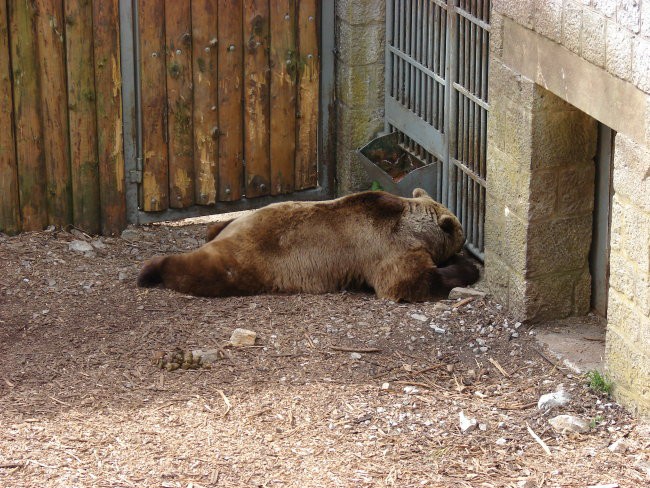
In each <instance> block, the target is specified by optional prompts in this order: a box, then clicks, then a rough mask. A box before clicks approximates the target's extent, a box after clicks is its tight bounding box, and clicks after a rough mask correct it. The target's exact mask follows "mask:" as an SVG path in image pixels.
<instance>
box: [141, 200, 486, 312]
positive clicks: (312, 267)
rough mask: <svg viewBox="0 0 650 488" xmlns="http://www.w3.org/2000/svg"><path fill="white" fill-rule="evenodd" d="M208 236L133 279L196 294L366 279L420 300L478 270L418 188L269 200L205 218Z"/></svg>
mask: <svg viewBox="0 0 650 488" xmlns="http://www.w3.org/2000/svg"><path fill="white" fill-rule="evenodd" d="M207 240H208V243H207V244H205V245H203V246H202V247H201V248H199V249H197V250H196V251H193V252H190V253H186V254H177V255H172V256H166V257H158V258H154V259H152V260H150V261H148V262H147V263H146V264H145V266H144V268H143V269H142V271H141V272H140V276H139V277H138V285H139V286H155V285H157V284H159V283H162V284H163V285H164V286H165V287H166V288H171V289H174V290H178V291H181V292H184V293H191V294H194V295H201V296H229V295H251V294H258V293H300V292H305V293H327V292H334V291H338V290H342V289H350V288H361V287H364V286H366V287H370V288H372V289H374V290H375V292H376V293H377V295H378V296H379V297H382V298H388V299H391V300H403V301H422V300H427V299H430V298H435V297H437V296H440V295H443V294H445V293H447V292H448V291H449V290H450V289H451V288H453V287H455V286H465V285H468V284H471V283H474V282H475V281H476V280H477V279H478V270H477V269H476V267H475V266H474V265H473V264H472V262H471V261H470V260H469V259H467V258H464V257H462V256H460V255H457V253H458V252H459V251H460V250H461V248H462V246H463V243H464V237H463V232H462V228H461V225H460V222H459V221H458V219H457V218H456V217H455V216H454V215H453V214H452V213H451V212H450V211H449V210H448V209H447V208H446V207H444V206H443V205H441V204H439V203H437V202H435V201H434V200H433V199H431V197H429V196H428V195H427V194H426V192H424V190H420V189H416V190H415V191H414V192H413V198H402V197H398V196H395V195H391V194H389V193H384V192H376V191H373V192H364V193H357V194H354V195H349V196H346V197H342V198H338V199H336V200H330V201H325V202H286V203H276V204H272V205H269V206H267V207H265V208H262V209H260V210H257V211H255V212H253V213H252V214H249V215H246V216H244V217H240V218H238V219H234V220H231V221H227V222H219V223H217V224H214V225H213V226H210V227H209V228H208V233H207ZM439 265H440V266H439Z"/></svg>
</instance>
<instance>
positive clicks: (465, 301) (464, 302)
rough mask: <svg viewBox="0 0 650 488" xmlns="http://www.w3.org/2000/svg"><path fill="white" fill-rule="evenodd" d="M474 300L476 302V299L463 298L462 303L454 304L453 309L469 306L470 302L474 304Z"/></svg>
mask: <svg viewBox="0 0 650 488" xmlns="http://www.w3.org/2000/svg"><path fill="white" fill-rule="evenodd" d="M474 300H476V297H467V298H463V299H462V300H461V301H460V302H458V303H454V304H453V305H452V307H451V308H460V307H462V306H464V305H467V304H468V303H469V302H473V301H474Z"/></svg>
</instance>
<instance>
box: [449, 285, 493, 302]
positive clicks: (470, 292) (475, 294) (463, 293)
mask: <svg viewBox="0 0 650 488" xmlns="http://www.w3.org/2000/svg"><path fill="white" fill-rule="evenodd" d="M470 297H471V298H485V292H482V291H479V290H475V289H474V288H461V287H457V288H454V289H453V290H451V291H450V292H449V299H450V300H456V299H457V298H470Z"/></svg>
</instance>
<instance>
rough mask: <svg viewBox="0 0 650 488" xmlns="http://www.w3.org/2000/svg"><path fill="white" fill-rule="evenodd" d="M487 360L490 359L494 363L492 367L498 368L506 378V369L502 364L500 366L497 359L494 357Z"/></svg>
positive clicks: (507, 375)
mask: <svg viewBox="0 0 650 488" xmlns="http://www.w3.org/2000/svg"><path fill="white" fill-rule="evenodd" d="M488 361H490V362H491V363H492V364H493V365H494V367H495V368H496V369H498V370H499V373H501V374H502V375H503V376H505V377H506V378H508V377H509V376H510V375H509V374H508V373H507V371H506V370H505V369H503V366H501V365H500V364H499V361H497V360H496V359H494V358H488Z"/></svg>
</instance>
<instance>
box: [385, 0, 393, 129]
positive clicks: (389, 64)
mask: <svg viewBox="0 0 650 488" xmlns="http://www.w3.org/2000/svg"><path fill="white" fill-rule="evenodd" d="M395 3H396V2H395V0H386V46H387V47H388V46H391V45H393V42H394V39H393V36H394V33H395V26H394V25H393V8H392V7H393V6H394V5H393V4H395ZM384 51H385V52H384V64H385V66H386V68H385V69H386V71H385V72H384V85H385V86H384V97H385V98H390V97H393V98H394V97H395V78H394V76H395V70H394V65H393V62H394V59H395V58H394V55H393V54H392V53H391V51H390V49H388V48H387V49H385V50H384ZM384 130H385V131H386V132H388V131H389V124H388V120H386V119H385V118H384Z"/></svg>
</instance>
